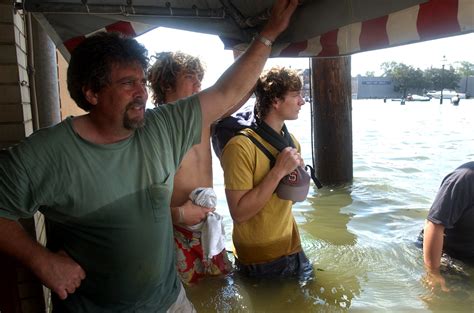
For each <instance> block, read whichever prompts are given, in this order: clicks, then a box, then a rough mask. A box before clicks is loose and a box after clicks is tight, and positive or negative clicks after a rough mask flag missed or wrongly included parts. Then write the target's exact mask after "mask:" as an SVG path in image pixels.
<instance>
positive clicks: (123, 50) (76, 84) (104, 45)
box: [67, 32, 148, 112]
mask: <svg viewBox="0 0 474 313" xmlns="http://www.w3.org/2000/svg"><path fill="white" fill-rule="evenodd" d="M134 62H137V63H139V64H140V65H141V67H142V68H143V71H145V70H146V68H147V66H148V51H147V50H146V48H145V47H144V46H143V45H141V44H140V43H138V42H137V41H136V40H135V39H133V38H130V37H126V36H124V35H122V34H119V33H106V32H100V33H97V34H94V35H92V36H90V37H87V38H86V39H84V41H82V42H81V43H80V44H79V45H78V46H77V47H76V48H75V49H74V50H73V51H72V53H71V60H70V61H69V67H68V69H67V88H68V90H69V94H70V95H71V98H72V99H74V101H76V103H77V105H78V106H79V107H80V108H81V109H83V110H85V111H87V112H89V111H90V110H91V109H92V108H93V107H94V106H93V105H92V104H90V103H89V101H87V99H86V97H85V96H84V92H83V88H84V87H87V88H90V89H91V90H92V91H93V92H99V91H100V90H101V89H102V88H104V87H105V86H107V85H109V84H110V73H111V72H112V67H113V66H114V65H117V64H119V65H126V64H132V63H134Z"/></svg>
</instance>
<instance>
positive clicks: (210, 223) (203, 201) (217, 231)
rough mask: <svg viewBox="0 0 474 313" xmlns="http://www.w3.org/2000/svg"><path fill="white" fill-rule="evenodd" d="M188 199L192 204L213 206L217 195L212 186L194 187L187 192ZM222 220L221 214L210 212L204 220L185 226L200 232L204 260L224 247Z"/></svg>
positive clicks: (210, 257) (215, 203) (207, 259)
mask: <svg viewBox="0 0 474 313" xmlns="http://www.w3.org/2000/svg"><path fill="white" fill-rule="evenodd" d="M189 199H191V201H192V202H193V203H194V204H196V205H199V206H203V207H206V208H215V207H216V205H217V196H216V193H215V192H214V189H212V188H202V187H200V188H196V189H194V190H193V191H192V192H191V193H190V194H189ZM222 221H223V218H222V216H220V215H219V214H217V213H215V212H211V213H208V214H207V217H206V219H205V220H204V221H202V222H200V223H198V224H195V225H192V226H187V227H186V228H187V229H189V230H191V231H194V232H197V231H200V232H201V243H202V249H203V254H204V260H205V261H209V260H210V259H212V257H213V256H215V255H218V254H219V253H221V251H222V250H224V249H225V232H224V224H223V223H222Z"/></svg>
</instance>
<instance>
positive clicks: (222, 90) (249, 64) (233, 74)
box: [199, 41, 270, 125]
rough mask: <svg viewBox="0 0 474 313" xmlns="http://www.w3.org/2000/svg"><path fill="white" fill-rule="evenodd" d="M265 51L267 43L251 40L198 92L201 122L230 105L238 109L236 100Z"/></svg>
mask: <svg viewBox="0 0 474 313" xmlns="http://www.w3.org/2000/svg"><path fill="white" fill-rule="evenodd" d="M269 55H270V48H269V47H267V46H265V45H264V44H262V43H261V42H259V41H253V42H252V43H251V44H250V46H249V48H248V49H247V51H246V52H245V53H244V54H243V55H241V56H240V57H239V58H238V59H237V60H236V61H235V62H234V63H233V64H232V66H231V67H229V68H228V69H227V70H226V71H225V72H224V74H222V76H221V77H220V78H219V80H218V81H217V82H216V83H215V84H214V86H212V87H210V88H208V89H206V90H204V91H203V92H201V93H200V94H199V100H200V102H201V105H202V106H203V111H204V112H206V114H203V125H210V124H211V123H212V122H213V121H215V120H217V119H218V118H220V117H221V116H223V115H225V114H226V113H227V112H231V111H232V109H234V110H235V109H238V106H237V103H239V101H241V100H242V99H243V98H244V97H245V95H247V94H249V93H250V92H251V90H252V87H253V86H254V84H255V82H256V81H257V78H258V77H259V75H260V73H261V72H262V70H263V67H264V65H265V62H266V60H267V58H268V56H269ZM208 103H210V104H212V106H213V108H212V109H211V110H206V106H208ZM242 103H243V102H242ZM216 104H219V105H216Z"/></svg>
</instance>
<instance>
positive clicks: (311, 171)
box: [236, 131, 323, 189]
mask: <svg viewBox="0 0 474 313" xmlns="http://www.w3.org/2000/svg"><path fill="white" fill-rule="evenodd" d="M236 135H241V136H245V137H247V138H248V139H250V140H251V141H252V142H253V143H254V144H255V145H256V146H257V147H258V148H259V149H260V150H261V151H262V152H263V153H264V154H265V155H266V156H267V158H268V159H269V160H270V167H273V166H274V165H275V162H276V159H275V157H274V156H273V154H272V153H271V152H270V151H268V149H267V148H265V146H264V145H263V144H262V143H261V142H260V141H258V140H257V139H256V138H255V137H253V136H251V135H249V134H247V133H244V132H243V131H239V132H237V134H236ZM308 168H309V172H310V176H311V179H312V180H313V182H314V184H315V185H316V187H318V189H321V188H323V184H321V182H320V181H319V179H318V178H317V177H316V171H315V170H314V168H313V167H312V166H311V165H306V166H305V170H306V171H307V170H308Z"/></svg>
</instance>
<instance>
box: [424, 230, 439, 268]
mask: <svg viewBox="0 0 474 313" xmlns="http://www.w3.org/2000/svg"><path fill="white" fill-rule="evenodd" d="M443 236H444V226H443V225H438V224H434V223H432V222H430V221H426V223H425V230H424V237H423V260H424V263H425V265H426V267H427V268H428V269H429V270H434V271H437V270H439V267H440V263H441V255H442V253H443V240H444V238H443Z"/></svg>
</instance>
